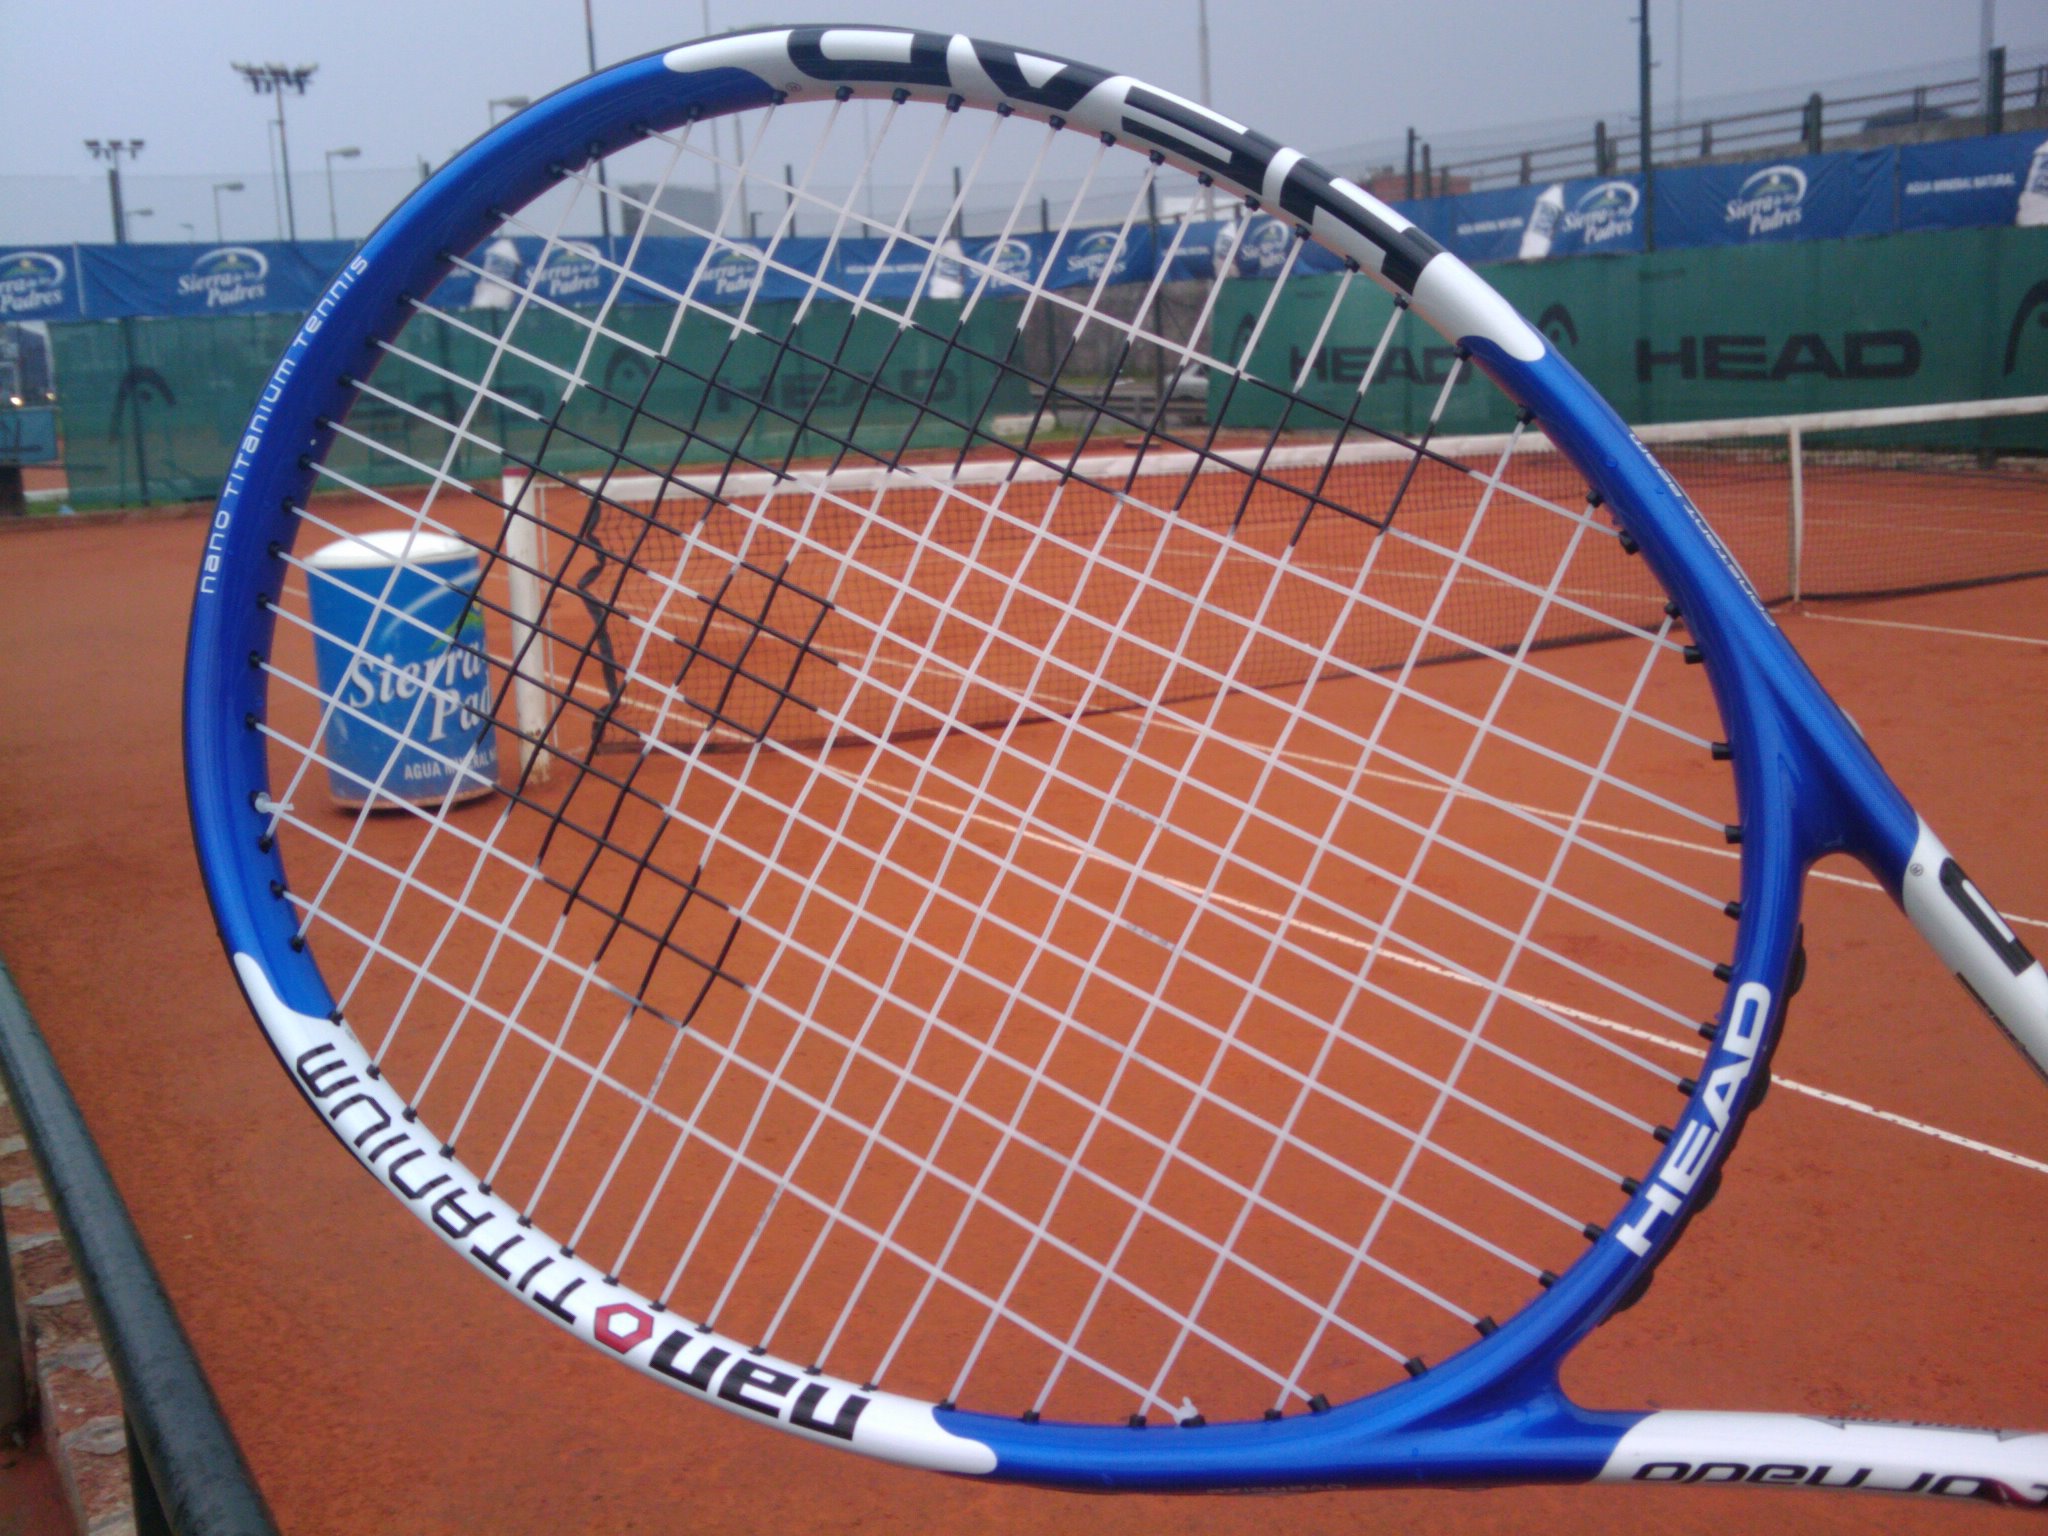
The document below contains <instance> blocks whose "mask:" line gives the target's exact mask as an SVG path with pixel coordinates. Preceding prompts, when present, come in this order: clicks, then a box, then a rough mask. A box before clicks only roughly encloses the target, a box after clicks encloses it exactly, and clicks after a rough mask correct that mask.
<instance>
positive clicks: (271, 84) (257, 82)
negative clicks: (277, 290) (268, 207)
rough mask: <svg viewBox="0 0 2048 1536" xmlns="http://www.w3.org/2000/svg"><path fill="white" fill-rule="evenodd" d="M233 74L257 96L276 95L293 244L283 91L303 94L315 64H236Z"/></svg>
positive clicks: (295, 230)
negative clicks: (296, 65)
mask: <svg viewBox="0 0 2048 1536" xmlns="http://www.w3.org/2000/svg"><path fill="white" fill-rule="evenodd" d="M232 67H233V69H234V71H235V73H236V74H238V75H240V76H241V77H242V78H243V79H244V80H246V81H248V82H249V89H250V90H252V91H254V92H255V93H256V94H257V95H258V96H261V95H263V94H264V93H265V92H266V91H267V92H269V93H270V94H271V95H273V96H275V97H276V98H277V158H278V159H279V160H280V161H282V162H283V164H284V220H285V227H286V229H287V231H288V238H289V239H290V240H291V242H292V243H293V244H294V245H296V244H297V243H298V239H299V215H298V210H297V209H296V208H294V207H293V206H292V152H291V146H290V144H289V143H288V142H287V140H286V139H285V130H284V93H285V92H286V91H296V92H298V93H299V95H301V96H303V95H305V94H306V87H307V86H308V85H310V84H311V83H312V81H313V72H314V71H315V70H317V69H318V68H319V67H320V66H319V65H318V64H301V65H299V66H298V68H296V69H292V68H289V67H287V66H286V65H283V64H236V65H234V66H232Z"/></svg>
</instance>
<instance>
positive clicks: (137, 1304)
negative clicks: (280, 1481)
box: [0, 964, 277, 1536]
mask: <svg viewBox="0 0 2048 1536" xmlns="http://www.w3.org/2000/svg"><path fill="white" fill-rule="evenodd" d="M0 1080H4V1081H5V1084H6V1088H7V1093H8V1096H9V1097H10V1098H11V1099H12V1100H13V1101H14V1112H15V1116H16V1118H17V1119H18V1120H19V1121H20V1122H21V1128H22V1133H23V1135H24V1137H25V1138H26V1140H27V1142H28V1147H29V1152H30V1154H31V1156H32V1157H33V1158H34V1159H35V1163H36V1167H37V1168H38V1170H39V1171H40V1172H41V1174H42V1178H43V1183H44V1186H45V1187H46V1188H47V1189H48V1191H49V1194H50V1204H51V1207H52V1209H53V1210H54V1211H55V1212H56V1216H57V1223H58V1226H59V1228H60V1230H61V1231H62V1232H63V1235H64V1241H65V1244H66V1245H67V1247H68V1248H69V1250H70V1256H71V1262H72V1267H73V1269H74V1270H75V1271H76V1273H77V1275H78V1279H79V1282H80V1286H81V1289H83V1291H84V1293H85V1298H86V1302H87V1304H88V1305H89V1306H90V1307H91V1309H92V1314H93V1318H94V1321H96V1322H97V1323H98V1325H99V1331H100V1338H101V1340H102V1341H103V1342H104V1344H105V1346H106V1352H107V1358H108V1360H109V1361H110V1362H111V1364H112V1365H113V1368H114V1379H115V1380H116V1382H118V1383H119V1385H120V1388H121V1404H122V1420H123V1427H124V1428H125V1430H126V1432H127V1440H128V1476H129V1481H130V1485H131V1489H132V1493H133V1499H134V1509H135V1529H136V1531H137V1533H138V1536H277V1527H276V1525H275V1524H274V1523H273V1522H272V1520H271V1517H270V1511H269V1510H268V1508H266V1507H265V1505H264V1502H263V1496H262V1494H261V1493H259V1492H258V1491H257V1489H256V1484H255V1482H254V1480H253V1479H252V1478H251V1477H250V1475H249V1468H248V1465H247V1464H246V1463H245V1462H244V1461H243V1460H242V1452H241V1449H240V1447H238V1446H237V1445H236V1444H235V1439H234V1435H233V1434H232V1433H231V1432H230V1431H229V1429H228V1426H227V1421H226V1420H225V1419H223V1418H222V1417H221V1411H220V1404H219V1403H218V1402H217V1401H215V1399H214V1395H213V1389H212V1388H211V1387H210V1386H208V1385H207V1382H206V1377H205V1375H204V1373H203V1372H201V1370H200V1368H199V1362H198V1360H197V1359H196V1358H195V1357H194V1355H193V1353H192V1345H191V1343H190V1342H189V1341H188V1340H187V1339H186V1337H185V1330H184V1329H183V1328H182V1327H181V1326H180V1325H179V1323H178V1316H177V1313H176V1312H174V1311H173V1310H172V1308H171V1303H170V1299H169V1298H168V1297H167V1296H165V1294H164V1288H163V1282H162V1281H161V1280H159V1279H158V1278H157V1273H156V1266H155V1265H153V1264H151V1263H150V1260H149V1255H148V1253H147V1252H146V1251H145V1250H144V1248H143V1246H142V1238H141V1236H140V1235H139V1234H138V1233H137V1232H136V1230H135V1223H134V1222H133V1221H132V1220H131V1219H130V1218H129V1215H128V1209H127V1207H126V1206H125V1205H123V1204H122V1202H121V1196H120V1195H119V1193H118V1192H117V1191H116V1190H115V1188H114V1181H113V1179H112V1178H111V1177H110V1176H109V1174H108V1173H107V1165H106V1163H105V1162H104V1161H103V1160H102V1159H101V1157H100V1152H99V1148H98V1147H97V1146H96V1145H95V1144H94V1142H93V1139H92V1134H91V1132H89V1131H88V1130H87V1129H86V1125H85V1118H84V1116H83V1115H81V1114H80V1113H79V1109H78V1102H77V1100H75V1099H74V1098H73V1097H72V1096H71V1090H70V1088H69V1087H68V1086H67V1085H66V1084H65V1082H64V1078H63V1075H62V1074H61V1073H60V1072H59V1071H58V1070H57V1063H56V1062H55V1060H54V1059H52V1057H51V1055H50V1048H49V1046H48V1045H47V1044H46V1043H45V1042H44V1040H43V1036H42V1032H41V1031H40V1030H39V1029H37V1028H36V1023H35V1020H34V1019H33V1018H32V1017H30V1015H29V1011H28V1006H27V1004H25V1003H24V1002H23V1001H22V997H21V993H20V992H19V991H18V990H17V989H16V987H15V985H14V978H13V976H11V975H10V974H9V973H8V971H7V968H6V966H5V965H4V964H0ZM4 1250H5V1233H4V1231H0V1259H4ZM34 1411H35V1403H34V1394H33V1392H32V1391H31V1387H30V1382H29V1378H28V1372H27V1370H26V1368H25V1363H24V1361H23V1358H22V1353H21V1329H20V1323H19V1319H18V1317H17V1315H16V1312H15V1304H14V1288H13V1282H12V1279H11V1276H10V1268H9V1265H8V1264H7V1263H5V1262H0V1431H8V1430H12V1431H16V1432H19V1431H20V1430H21V1429H22V1428H24V1427H25V1425H26V1424H27V1423H28V1422H29V1421H30V1419H31V1418H32V1416H33V1414H34Z"/></svg>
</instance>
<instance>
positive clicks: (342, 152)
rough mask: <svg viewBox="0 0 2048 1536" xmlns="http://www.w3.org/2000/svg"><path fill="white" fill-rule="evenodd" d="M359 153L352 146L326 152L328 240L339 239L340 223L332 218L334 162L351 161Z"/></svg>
mask: <svg viewBox="0 0 2048 1536" xmlns="http://www.w3.org/2000/svg"><path fill="white" fill-rule="evenodd" d="M361 153H362V151H361V150H360V149H358V148H356V146H355V145H353V144H351V145H350V146H349V147H348V148H347V149H330V150H328V151H327V235H328V238H329V239H332V240H339V239H340V238H341V221H340V220H339V219H337V218H336V217H335V216H334V162H335V161H337V160H353V159H355V157H356V156H357V155H360V154H361Z"/></svg>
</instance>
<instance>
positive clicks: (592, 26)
mask: <svg viewBox="0 0 2048 1536" xmlns="http://www.w3.org/2000/svg"><path fill="white" fill-rule="evenodd" d="M583 51H584V55H585V57H587V58H588V59H589V61H590V72H591V73H592V74H593V75H594V74H596V73H597V19H596V17H595V16H594V15H593V14H592V13H591V9H590V0H583ZM597 219H598V223H599V225H600V226H601V227H602V228H603V230H604V237H605V239H607V240H609V239H611V237H612V200H611V197H610V195H609V189H608V188H607V187H606V186H605V180H604V161H602V160H599V161H598V162H597Z"/></svg>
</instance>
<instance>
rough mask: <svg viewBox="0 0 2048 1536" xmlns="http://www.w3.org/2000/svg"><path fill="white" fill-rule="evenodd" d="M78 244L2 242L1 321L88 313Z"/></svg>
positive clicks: (72, 317)
mask: <svg viewBox="0 0 2048 1536" xmlns="http://www.w3.org/2000/svg"><path fill="white" fill-rule="evenodd" d="M78 249H79V248H78V247H77V246H75V245H42V246H33V245H19V246H0V323H5V322H7V321H11V320H78V319H82V318H83V317H84V315H85V303H84V295H83V290H82V289H81V287H80V284H79V280H78Z"/></svg>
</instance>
